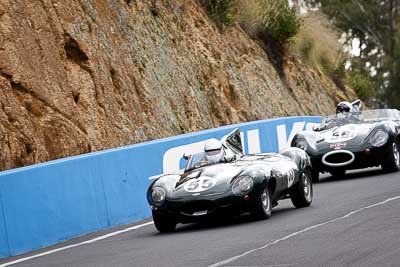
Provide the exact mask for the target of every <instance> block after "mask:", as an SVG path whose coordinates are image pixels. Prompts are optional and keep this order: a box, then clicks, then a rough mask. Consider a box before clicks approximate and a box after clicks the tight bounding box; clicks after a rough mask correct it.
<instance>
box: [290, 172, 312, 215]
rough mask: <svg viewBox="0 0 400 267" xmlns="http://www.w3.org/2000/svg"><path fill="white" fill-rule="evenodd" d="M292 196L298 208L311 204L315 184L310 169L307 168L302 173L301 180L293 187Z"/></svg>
mask: <svg viewBox="0 0 400 267" xmlns="http://www.w3.org/2000/svg"><path fill="white" fill-rule="evenodd" d="M290 198H291V200H292V203H293V205H294V206H295V207H296V208H303V207H308V206H310V205H311V202H312V199H313V186H312V178H311V171H310V169H308V168H307V169H305V170H304V172H303V173H302V174H301V175H300V179H299V181H298V182H297V184H295V185H294V186H293V188H292V192H291V194H290Z"/></svg>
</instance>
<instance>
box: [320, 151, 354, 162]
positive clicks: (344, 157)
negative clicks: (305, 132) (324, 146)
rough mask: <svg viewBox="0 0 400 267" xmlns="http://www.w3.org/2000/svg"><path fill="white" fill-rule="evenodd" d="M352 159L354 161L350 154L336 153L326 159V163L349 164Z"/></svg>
mask: <svg viewBox="0 0 400 267" xmlns="http://www.w3.org/2000/svg"><path fill="white" fill-rule="evenodd" d="M352 159H353V157H352V155H350V154H348V153H335V154H331V155H329V156H327V157H326V158H325V161H326V162H329V163H333V164H338V163H345V162H349V161H351V160H352Z"/></svg>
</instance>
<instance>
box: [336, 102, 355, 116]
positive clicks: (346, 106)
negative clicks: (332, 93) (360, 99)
mask: <svg viewBox="0 0 400 267" xmlns="http://www.w3.org/2000/svg"><path fill="white" fill-rule="evenodd" d="M353 111H354V109H353V106H352V105H351V103H349V102H347V101H343V102H340V103H339V104H337V105H336V114H339V113H346V112H353Z"/></svg>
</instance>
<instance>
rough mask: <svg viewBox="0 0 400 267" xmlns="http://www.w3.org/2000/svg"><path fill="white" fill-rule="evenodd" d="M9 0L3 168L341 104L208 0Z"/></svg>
mask: <svg viewBox="0 0 400 267" xmlns="http://www.w3.org/2000/svg"><path fill="white" fill-rule="evenodd" d="M153 2H154V1H149V0H148V1H144V0H74V1H72V0H67V1H61V0H35V1H13V0H0V170H5V169H9V168H15V167H19V166H24V165H29V164H34V163H38V162H43V161H48V160H52V159H56V158H61V157H66V156H71V155H76V154H81V153H87V152H91V151H96V150H102V149H106V148H111V147H116V146H122V145H126V144H132V143H137V142H141V141H145V140H150V139H155V138H161V137H166V136H171V135H176V134H180V133H184V132H190V131H196V130H200V129H205V128H212V127H217V126H220V125H224V124H231V123H238V122H243V121H249V120H257V119H265V118H271V117H276V116H287V115H300V114H320V113H329V112H332V111H333V107H334V99H333V98H332V96H331V95H329V94H328V93H327V91H326V88H329V87H330V88H333V87H334V84H333V83H332V82H331V81H329V80H328V79H326V78H324V77H321V76H320V75H318V74H317V73H316V72H313V71H311V70H310V69H308V68H307V67H306V66H304V65H303V64H302V63H301V62H300V61H298V60H297V59H295V58H293V57H291V58H286V59H284V62H283V66H282V68H281V70H280V71H279V72H278V71H277V70H276V68H274V66H273V64H271V62H270V60H269V59H268V56H267V54H266V52H265V49H264V48H263V47H262V45H260V44H258V43H256V42H255V41H254V40H251V39H250V38H249V37H248V36H247V35H246V33H245V32H243V31H242V30H240V28H239V27H233V28H230V29H228V30H227V31H225V32H224V33H221V32H220V31H218V29H217V28H216V26H215V24H214V23H213V21H212V20H210V19H209V17H208V16H207V14H206V12H205V11H204V9H203V8H202V7H201V6H200V4H199V1H194V0H193V1H192V0H182V1H178V0H176V1H175V0H169V1H167V0H165V1H157V5H156V6H154V5H152V3H153Z"/></svg>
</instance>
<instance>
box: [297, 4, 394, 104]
mask: <svg viewBox="0 0 400 267" xmlns="http://www.w3.org/2000/svg"><path fill="white" fill-rule="evenodd" d="M305 1H306V2H307V4H308V5H309V6H311V7H318V8H320V9H321V10H322V11H323V12H324V13H325V14H327V15H328V16H329V17H330V18H331V19H332V21H333V22H334V24H335V25H336V26H337V27H338V28H339V29H341V30H342V31H343V32H344V33H346V40H347V43H348V44H351V42H352V40H354V39H355V38H357V39H358V40H359V41H360V45H359V48H360V54H359V56H356V57H354V58H353V60H352V65H353V70H354V68H357V72H358V73H363V74H367V75H368V74H371V76H372V77H371V81H372V82H373V83H371V84H372V85H371V86H373V87H374V89H375V91H376V93H377V94H378V95H381V97H383V98H384V99H385V100H386V101H387V102H388V103H389V104H391V105H393V106H396V107H400V83H399V82H400V81H399V78H398V77H399V75H400V67H399V66H398V65H399V63H398V62H399V60H400V46H399V41H400V38H399V29H398V23H399V12H398V10H399V2H400V1H399V0H305Z"/></svg>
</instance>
